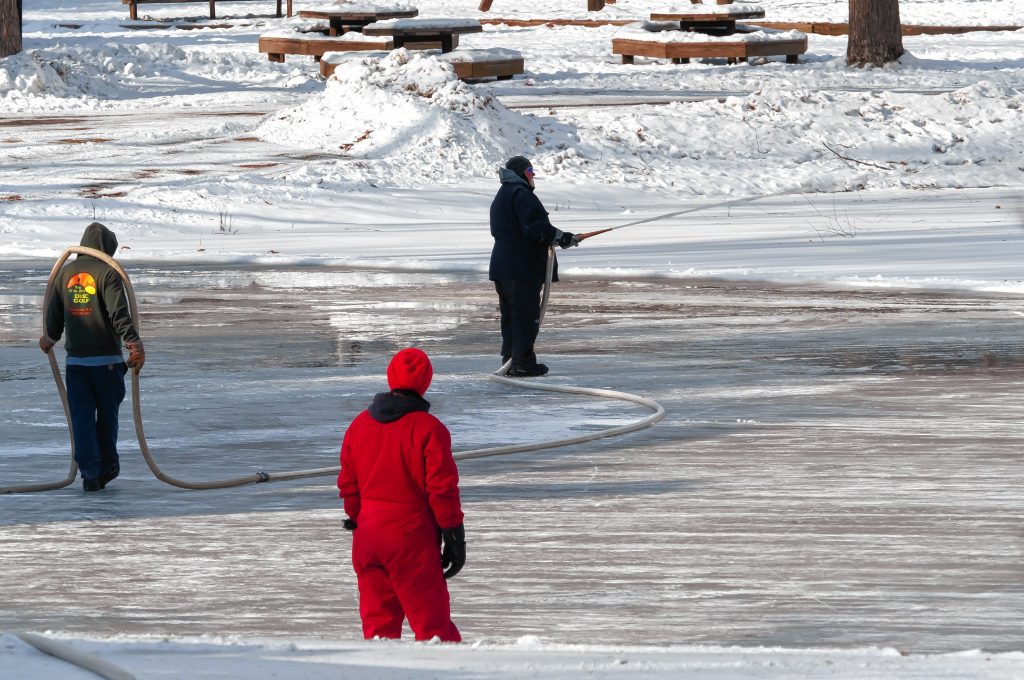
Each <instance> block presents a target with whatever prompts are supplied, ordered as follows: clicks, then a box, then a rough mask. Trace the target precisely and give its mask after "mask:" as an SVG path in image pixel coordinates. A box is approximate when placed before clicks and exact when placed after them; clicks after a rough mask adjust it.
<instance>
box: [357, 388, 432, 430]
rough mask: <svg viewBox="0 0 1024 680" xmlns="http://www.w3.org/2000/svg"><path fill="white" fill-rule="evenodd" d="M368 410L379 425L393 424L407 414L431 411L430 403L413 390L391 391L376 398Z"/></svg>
mask: <svg viewBox="0 0 1024 680" xmlns="http://www.w3.org/2000/svg"><path fill="white" fill-rule="evenodd" d="M366 410H367V411H369V412H370V417H371V418H373V419H374V420H376V421H377V422H378V423H393V422H395V421H396V420H398V419H399V418H401V417H402V416H404V415H405V414H406V413H412V412H414V411H429V410H430V402H429V401H427V400H426V399H424V398H423V397H421V396H420V395H418V394H416V393H415V392H413V391H412V390H391V391H390V392H381V393H380V394H378V395H376V396H374V398H373V402H372V403H371V404H370V407H369V408H368V409H366Z"/></svg>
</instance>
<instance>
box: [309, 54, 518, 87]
mask: <svg viewBox="0 0 1024 680" xmlns="http://www.w3.org/2000/svg"><path fill="white" fill-rule="evenodd" d="M388 54H389V52H387V51H385V50H379V51H375V52H358V53H355V52H327V53H326V54H324V55H323V57H322V58H321V59H320V74H321V75H322V76H323V77H324V78H329V77H330V76H331V75H333V74H334V71H335V69H337V68H338V66H339V65H341V64H343V63H345V62H346V61H351V60H352V59H383V58H384V57H386V56H387V55H388ZM421 54H426V55H429V56H434V57H437V59H438V61H443V62H446V63H449V64H451V65H452V68H453V69H454V70H455V75H456V76H458V77H459V79H461V80H479V79H481V78H497V79H498V80H508V79H510V78H512V76H514V75H518V74H520V73H522V72H523V68H524V63H523V54H522V52H519V51H517V50H509V49H505V48H502V47H492V48H486V49H476V50H465V49H459V50H454V51H452V52H443V53H442V52H441V51H440V50H428V51H426V52H425V53H421Z"/></svg>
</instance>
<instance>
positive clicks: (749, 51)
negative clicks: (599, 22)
mask: <svg viewBox="0 0 1024 680" xmlns="http://www.w3.org/2000/svg"><path fill="white" fill-rule="evenodd" d="M806 51H807V36H806V35H804V34H802V33H800V32H799V31H787V32H782V31H772V30H771V29H760V30H759V29H757V28H755V27H752V26H743V25H739V26H737V27H736V32H735V33H733V34H730V35H724V36H715V35H705V34H702V33H694V32H691V31H681V30H678V29H676V24H675V22H661V23H658V22H649V21H648V22H642V25H637V24H633V25H631V26H629V27H626V28H625V29H624V30H622V31H620V32H619V33H617V34H616V35H615V36H613V37H612V53H613V54H618V55H621V56H622V63H623V64H632V63H633V60H634V58H635V57H653V58H655V59H669V60H671V61H672V63H675V64H685V63H687V62H689V61H690V59H710V58H715V57H718V58H725V59H728V60H729V61H730V62H736V61H747V60H748V59H749V58H751V57H767V56H776V55H784V56H785V57H786V63H789V64H796V63H798V61H799V57H800V55H801V54H803V53H804V52H806Z"/></svg>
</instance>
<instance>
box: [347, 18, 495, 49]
mask: <svg viewBox="0 0 1024 680" xmlns="http://www.w3.org/2000/svg"><path fill="white" fill-rule="evenodd" d="M483 30H484V27H483V26H482V25H481V24H480V22H479V21H477V20H476V19H389V20H386V21H377V22H375V23H372V24H369V25H367V26H364V27H363V34H364V35H379V36H391V38H392V39H393V40H394V41H395V48H396V49H397V48H399V47H409V48H411V49H416V48H417V46H419V45H422V43H436V42H440V44H441V52H451V51H452V50H453V49H455V48H456V47H458V44H459V35H461V34H464V33H480V32H481V31H483Z"/></svg>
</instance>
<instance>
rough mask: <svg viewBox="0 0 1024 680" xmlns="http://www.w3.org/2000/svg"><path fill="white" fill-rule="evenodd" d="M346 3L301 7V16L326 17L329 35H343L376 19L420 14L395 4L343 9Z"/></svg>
mask: <svg viewBox="0 0 1024 680" xmlns="http://www.w3.org/2000/svg"><path fill="white" fill-rule="evenodd" d="M344 7H345V5H344V4H339V5H327V6H324V7H316V8H313V9H300V10H299V16H300V17H304V18H307V19H326V20H327V22H328V24H329V26H330V28H329V29H328V34H329V35H342V34H343V33H346V32H348V31H362V29H363V27H364V26H366V25H368V24H372V23H374V22H376V21H383V20H386V19H411V18H413V17H415V16H417V15H418V14H419V10H417V9H416V8H415V7H411V6H408V5H406V6H400V5H395V6H393V7H387V6H380V7H376V8H373V9H371V8H369V7H367V8H365V9H362V10H358V11H352V10H346V9H343V8H344Z"/></svg>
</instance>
